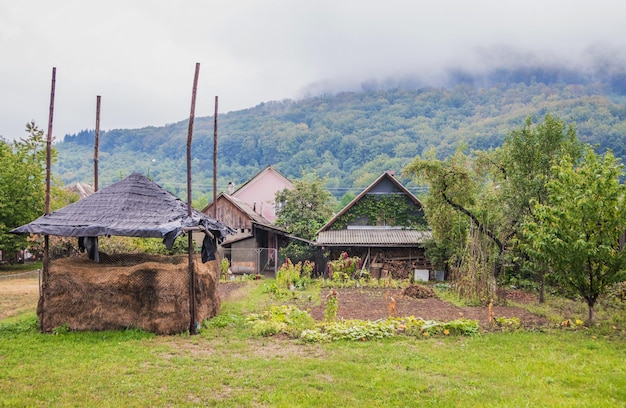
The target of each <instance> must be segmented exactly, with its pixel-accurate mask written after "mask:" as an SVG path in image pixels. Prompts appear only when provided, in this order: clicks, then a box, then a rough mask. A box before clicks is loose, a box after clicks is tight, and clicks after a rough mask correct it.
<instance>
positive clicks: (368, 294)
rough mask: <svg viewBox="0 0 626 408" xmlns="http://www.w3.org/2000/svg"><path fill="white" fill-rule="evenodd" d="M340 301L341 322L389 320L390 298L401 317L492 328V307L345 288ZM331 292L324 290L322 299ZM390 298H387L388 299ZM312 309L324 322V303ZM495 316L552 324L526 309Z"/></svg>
mask: <svg viewBox="0 0 626 408" xmlns="http://www.w3.org/2000/svg"><path fill="white" fill-rule="evenodd" d="M335 290H336V291H337V299H338V300H339V309H338V311H337V317H338V318H340V319H361V320H378V319H384V318H387V317H389V308H388V302H389V300H388V299H389V297H393V298H394V300H395V301H396V310H397V316H399V317H402V316H415V317H417V318H421V319H424V320H438V321H450V320H456V319H462V318H464V319H471V320H478V323H479V324H480V326H481V327H482V328H483V329H485V330H487V329H488V328H489V323H488V321H489V315H488V307H487V306H484V307H469V306H467V307H458V306H455V305H453V304H451V303H449V302H446V301H443V300H441V299H438V298H437V297H431V298H426V299H416V298H413V297H409V296H405V295H402V290H401V289H379V288H342V289H335ZM327 293H328V290H323V291H322V294H321V296H322V299H324V298H325V296H326V294H327ZM386 295H387V299H385V298H386ZM321 303H322V304H321V305H319V306H315V307H312V308H311V309H310V313H311V316H313V318H314V319H316V320H323V319H324V303H325V302H324V301H322V302H321ZM493 312H494V316H495V317H506V318H512V317H517V318H519V320H520V322H521V324H522V326H523V327H525V328H535V327H541V326H545V325H547V324H548V321H547V320H546V319H545V318H543V317H541V316H537V315H535V314H532V313H530V312H528V311H526V310H524V309H521V308H518V307H512V306H494V307H493Z"/></svg>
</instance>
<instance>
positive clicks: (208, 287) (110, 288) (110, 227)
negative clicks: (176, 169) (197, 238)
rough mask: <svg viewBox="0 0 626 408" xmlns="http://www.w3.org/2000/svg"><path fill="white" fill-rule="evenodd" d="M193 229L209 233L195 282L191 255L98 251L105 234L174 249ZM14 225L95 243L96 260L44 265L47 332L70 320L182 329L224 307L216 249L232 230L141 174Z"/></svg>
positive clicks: (104, 326) (95, 325)
mask: <svg viewBox="0 0 626 408" xmlns="http://www.w3.org/2000/svg"><path fill="white" fill-rule="evenodd" d="M194 230H199V231H203V232H205V239H204V241H203V247H202V255H201V256H200V254H194V257H195V259H194V262H193V271H194V275H195V285H190V283H191V282H190V275H191V273H190V267H189V262H188V257H187V256H186V255H185V256H170V257H166V256H150V255H136V254H125V255H119V254H118V255H115V257H112V256H108V255H107V254H104V253H99V251H98V245H97V242H98V237H101V236H110V235H116V236H130V237H143V238H148V237H159V238H162V239H163V243H164V244H165V246H166V247H167V248H171V247H172V245H173V244H174V241H175V240H176V238H177V237H179V236H180V235H182V234H185V233H190V232H191V231H194ZM11 232H13V233H22V234H25V233H30V234H44V235H58V236H65V237H78V238H79V242H80V243H89V246H86V249H87V252H88V254H89V258H90V259H88V258H87V257H84V258H83V257H79V258H76V257H74V258H66V259H56V260H53V261H51V262H49V266H48V268H47V271H44V274H43V275H42V285H41V293H40V298H39V305H38V307H37V314H38V315H39V319H40V322H41V327H42V331H44V332H48V331H51V330H52V329H54V328H55V327H58V326H62V325H67V327H68V328H69V329H71V330H108V329H123V328H131V327H134V328H142V329H145V330H149V331H152V332H155V333H159V334H170V333H179V332H183V331H186V330H189V329H190V328H191V327H193V325H194V324H198V323H200V322H202V321H203V320H205V319H207V318H210V317H213V316H215V315H216V314H217V313H218V312H219V308H220V299H219V295H218V292H217V283H218V273H219V265H218V263H217V261H216V260H215V250H216V245H217V243H221V242H222V241H223V239H224V238H225V237H226V236H227V235H228V234H230V233H232V232H233V230H232V229H231V228H229V227H228V226H227V225H225V224H224V223H221V222H219V221H216V220H214V219H212V218H209V217H207V216H206V215H205V214H203V213H201V212H199V211H197V210H194V209H192V211H191V213H190V212H189V209H188V207H187V204H186V203H184V202H183V201H182V200H180V199H178V198H177V197H175V196H174V195H172V194H171V193H169V192H168V191H166V190H165V189H163V188H162V187H160V186H159V185H157V184H155V183H154V182H152V181H151V180H149V179H148V178H147V177H145V176H143V175H141V174H132V175H130V176H129V177H127V178H125V179H123V180H121V181H119V182H117V183H115V184H112V185H111V186H109V187H107V188H105V189H102V190H100V191H98V192H96V193H95V194H93V195H90V196H88V197H86V198H83V199H82V200H79V201H78V202H76V203H73V204H70V205H68V206H66V207H64V208H62V209H60V210H58V211H55V212H53V213H51V214H49V215H44V216H42V217H39V218H38V219H36V220H35V221H33V222H31V223H29V224H26V225H23V226H21V227H19V228H15V229H14V230H12V231H11ZM44 270H45V268H44ZM191 287H194V288H195V294H194V299H193V300H194V303H192V302H190V300H192V299H190V298H189V292H190V288H191ZM192 306H193V307H192ZM191 309H193V310H194V312H195V313H194V314H195V316H194V318H192V311H191Z"/></svg>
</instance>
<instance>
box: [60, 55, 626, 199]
mask: <svg viewBox="0 0 626 408" xmlns="http://www.w3.org/2000/svg"><path fill="white" fill-rule="evenodd" d="M504 54H506V53H504ZM522 59H523V60H524V61H525V62H524V63H523V64H521V63H518V64H515V63H516V62H518V61H520V60H522ZM510 61H512V62H510V63H508V64H502V65H498V66H497V67H495V68H481V67H477V66H476V65H474V66H472V67H471V68H467V67H466V68H463V67H461V66H460V65H459V66H457V67H450V68H447V69H444V70H441V71H440V72H438V73H436V74H433V73H415V74H411V75H401V76H396V77H393V78H392V77H389V78H387V79H378V80H370V81H365V82H361V83H359V84H358V85H357V84H350V83H345V84H344V87H343V90H342V91H337V90H336V89H338V88H337V86H338V85H337V84H331V83H326V84H321V83H320V84H314V85H312V86H311V87H309V88H308V89H305V90H303V97H301V98H299V99H296V100H289V99H286V100H282V101H271V102H263V103H260V104H258V105H257V106H254V107H251V108H249V109H244V110H239V111H232V112H228V113H225V114H221V113H220V114H219V116H218V137H219V141H218V170H217V176H218V192H219V191H224V190H226V186H227V184H228V183H229V182H233V183H234V184H236V185H240V184H241V183H244V182H245V181H246V180H248V179H249V178H250V177H252V176H254V175H255V174H256V173H258V172H259V171H261V170H262V169H263V168H265V167H266V166H269V165H272V166H274V167H275V168H276V169H278V170H279V171H280V172H282V173H283V174H284V175H285V176H287V177H289V178H291V179H298V178H301V177H303V175H306V174H311V173H315V174H317V175H318V176H320V177H324V178H326V180H327V186H328V189H329V190H330V191H331V193H332V194H333V195H334V196H335V197H337V198H341V197H342V196H343V195H344V194H346V193H352V194H356V193H358V192H360V191H361V190H362V189H363V188H364V187H366V186H367V185H368V184H369V183H371V182H372V181H373V180H374V179H375V178H376V177H378V176H379V175H380V174H381V173H382V172H383V171H386V170H395V171H396V174H398V176H399V177H400V179H401V181H402V182H404V183H406V184H407V186H408V187H409V188H410V189H412V190H413V191H415V192H418V191H419V186H417V185H415V184H414V182H413V181H412V180H409V179H406V178H403V176H402V175H401V170H402V169H403V168H404V167H405V166H406V165H407V164H408V163H410V162H411V160H412V159H413V158H414V157H416V156H418V155H422V154H423V153H424V152H425V151H427V150H431V149H434V151H435V152H436V154H437V155H438V156H439V157H445V156H447V155H449V154H451V153H453V152H454V151H455V150H456V149H458V148H459V147H460V146H461V147H464V148H466V149H490V148H494V147H497V146H499V145H500V144H501V143H502V141H503V139H504V137H505V136H506V135H507V134H508V133H509V132H511V131H512V130H514V129H518V128H520V127H521V126H522V125H523V122H524V120H525V119H526V118H527V117H529V116H530V117H532V118H534V119H535V120H536V121H540V120H542V118H543V117H544V116H545V115H546V114H551V115H554V116H557V117H559V118H561V119H562V120H563V121H564V122H566V123H568V124H573V125H575V126H576V129H577V131H578V135H579V138H580V139H581V140H582V141H584V142H587V143H590V144H593V145H597V146H598V149H599V151H600V152H602V151H604V150H606V149H612V150H613V152H614V153H615V155H616V156H617V157H620V158H624V157H625V156H626V137H625V136H626V106H625V101H626V68H625V67H624V65H623V64H621V63H620V62H619V61H615V60H611V59H610V58H608V57H606V56H598V55H596V57H595V58H594V59H592V60H591V61H592V62H590V63H587V64H586V65H582V64H579V65H576V64H571V63H561V62H556V63H545V62H540V61H539V60H538V59H537V58H532V57H527V58H525V59H524V58H523V55H515V56H513V57H511V59H510ZM213 122H214V121H213V117H200V118H198V117H196V119H195V126H194V133H193V144H192V157H193V161H192V180H193V199H194V206H196V207H203V206H204V205H206V204H207V203H208V201H209V200H210V199H211V198H212V191H211V190H212V179H213V170H212V169H213V162H212V156H213ZM187 129H188V119H187V118H183V119H182V120H181V121H180V122H177V123H172V124H167V125H165V126H160V127H145V128H141V129H114V130H110V131H106V132H101V135H100V153H99V169H100V171H99V184H100V185H101V186H106V185H108V184H111V183H113V182H115V181H117V180H119V179H121V178H123V177H125V176H127V175H129V174H131V173H133V172H140V173H143V174H147V175H149V176H150V177H151V178H153V179H154V180H155V181H156V182H157V183H159V184H160V185H162V186H163V187H165V188H167V189H168V190H169V191H171V192H172V193H174V194H176V195H177V196H179V197H181V198H184V197H185V195H186V140H187ZM93 144H94V131H93V130H92V129H89V130H83V131H81V132H78V133H76V134H71V135H66V136H65V138H64V140H63V142H61V143H58V144H56V148H57V149H58V152H59V160H58V162H57V163H56V164H55V165H54V167H53V172H54V174H55V175H56V176H57V177H58V178H59V179H60V180H61V181H62V182H64V183H65V184H69V183H72V182H76V181H81V182H85V183H92V181H93Z"/></svg>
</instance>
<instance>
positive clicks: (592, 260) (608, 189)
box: [523, 147, 626, 323]
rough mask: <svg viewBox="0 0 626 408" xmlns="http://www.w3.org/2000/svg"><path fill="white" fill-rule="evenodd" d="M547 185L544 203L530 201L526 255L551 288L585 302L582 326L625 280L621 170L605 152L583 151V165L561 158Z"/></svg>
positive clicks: (625, 211) (625, 227) (625, 205)
mask: <svg viewBox="0 0 626 408" xmlns="http://www.w3.org/2000/svg"><path fill="white" fill-rule="evenodd" d="M554 173H555V177H554V179H553V180H551V181H550V182H548V184H547V192H548V198H549V200H548V202H547V203H540V202H538V201H535V207H534V208H533V213H534V215H535V221H528V222H527V223H526V224H525V225H524V230H523V232H524V235H525V237H526V238H527V239H528V242H529V244H528V246H527V251H528V252H530V253H532V254H533V256H534V257H535V258H537V259H541V260H543V261H544V262H546V263H547V264H548V265H549V266H550V267H551V268H552V270H553V273H554V277H555V279H556V280H557V282H559V283H561V284H562V285H565V287H567V288H570V289H573V290H574V291H575V292H577V293H578V294H579V295H580V296H582V297H583V298H584V299H585V301H586V302H587V306H588V309H589V317H588V322H589V323H593V322H594V318H595V311H594V306H595V304H596V301H597V300H598V297H599V296H600V295H601V294H602V293H603V292H604V291H605V290H606V289H607V288H608V287H609V286H611V285H613V284H614V283H616V282H620V281H622V280H624V279H626V273H625V271H624V268H625V267H626V252H625V251H623V248H622V246H623V244H620V237H621V236H622V235H623V233H624V231H625V230H626V201H625V200H626V198H625V194H626V187H625V186H624V185H623V184H620V177H621V176H623V175H624V172H623V166H622V165H621V164H620V163H619V161H618V160H616V159H615V157H614V156H613V154H612V153H611V152H607V153H606V154H604V156H603V157H600V156H599V155H597V154H596V153H595V152H594V151H593V150H592V149H591V147H587V149H586V156H585V160H584V161H583V162H582V163H580V165H578V163H577V162H576V161H574V160H572V159H571V158H569V157H565V158H563V159H562V160H561V161H560V162H559V163H558V164H557V165H556V166H555V167H554Z"/></svg>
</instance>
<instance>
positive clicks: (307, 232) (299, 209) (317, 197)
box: [276, 175, 333, 259]
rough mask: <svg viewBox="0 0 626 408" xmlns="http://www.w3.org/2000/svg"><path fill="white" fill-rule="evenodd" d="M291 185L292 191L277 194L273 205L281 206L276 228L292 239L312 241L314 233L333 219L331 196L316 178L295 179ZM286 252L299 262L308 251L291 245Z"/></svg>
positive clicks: (293, 244)
mask: <svg viewBox="0 0 626 408" xmlns="http://www.w3.org/2000/svg"><path fill="white" fill-rule="evenodd" d="M293 185H294V188H293V189H291V190H289V189H285V190H282V191H279V192H278V193H276V202H277V203H283V205H282V207H281V208H280V210H279V211H278V213H277V216H278V217H277V219H276V225H278V226H280V227H283V228H285V229H286V230H287V231H289V233H290V234H292V235H294V236H297V237H299V238H304V239H306V240H313V239H314V238H315V233H316V232H317V230H319V229H320V228H321V227H322V226H323V225H324V224H325V223H326V222H327V221H328V220H329V219H330V217H331V216H332V208H333V206H332V195H331V194H330V192H329V191H328V190H326V188H325V186H324V180H323V179H320V178H319V177H317V176H315V175H314V176H312V177H310V178H309V179H302V180H296V181H295V182H294V183H293ZM285 252H286V253H287V254H290V255H291V254H293V255H294V256H293V257H294V258H295V259H298V258H300V257H302V256H303V255H304V254H305V253H306V252H307V251H306V246H303V245H301V244H295V243H292V244H290V245H289V247H287V248H286V250H285Z"/></svg>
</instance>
